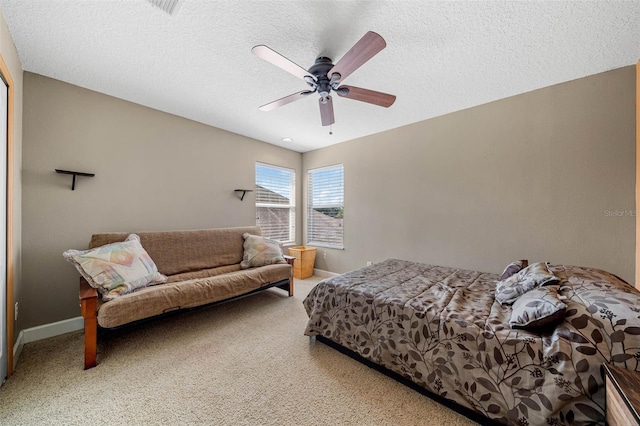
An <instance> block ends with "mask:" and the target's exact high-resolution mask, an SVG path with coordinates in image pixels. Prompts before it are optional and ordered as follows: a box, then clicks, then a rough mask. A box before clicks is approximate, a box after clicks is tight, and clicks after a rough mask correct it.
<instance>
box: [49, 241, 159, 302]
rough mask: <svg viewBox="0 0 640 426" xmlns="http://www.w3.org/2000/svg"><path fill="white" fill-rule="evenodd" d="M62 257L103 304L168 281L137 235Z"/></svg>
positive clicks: (66, 252) (75, 251)
mask: <svg viewBox="0 0 640 426" xmlns="http://www.w3.org/2000/svg"><path fill="white" fill-rule="evenodd" d="M62 255H63V256H64V258H65V259H66V260H67V261H68V262H70V263H71V264H73V266H75V267H76V269H77V270H78V272H79V273H80V275H82V276H83V277H84V279H86V280H87V282H88V283H89V285H90V286H91V287H93V288H95V289H96V290H98V292H100V294H102V299H103V300H112V299H115V298H116V297H118V296H122V295H123V294H127V293H131V292H132V291H134V290H136V289H139V288H142V287H146V286H148V285H150V284H162V283H164V282H166V281H167V277H165V276H164V275H162V274H161V273H159V272H158V268H157V267H156V264H155V263H153V260H151V257H149V254H148V253H147V252H146V250H145V249H144V248H143V247H142V244H140V238H139V237H138V236H137V235H136V234H131V235H129V236H128V237H127V239H126V240H124V241H123V242H120V243H112V244H106V245H104V246H101V247H96V248H93V249H90V250H82V251H81V250H67V251H65V252H64V253H63V254H62Z"/></svg>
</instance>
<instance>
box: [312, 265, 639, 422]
mask: <svg viewBox="0 0 640 426" xmlns="http://www.w3.org/2000/svg"><path fill="white" fill-rule="evenodd" d="M547 266H548V269H549V271H550V272H551V273H552V275H553V276H555V277H556V278H557V281H556V282H554V283H553V284H555V286H554V287H555V288H556V289H557V294H558V297H559V299H561V301H562V303H563V304H564V305H565V308H564V310H563V311H562V317H560V318H559V319H557V320H556V324H554V325H552V326H546V327H541V328H537V329H534V330H530V329H514V328H511V325H510V320H512V318H511V317H512V313H513V311H514V309H515V308H514V307H515V306H516V303H514V304H513V305H511V304H501V303H499V302H498V301H497V300H496V285H497V283H498V282H499V281H500V278H501V277H500V276H499V275H496V274H490V273H483V272H477V271H467V270H460V269H454V268H449V267H442V266H433V265H427V264H421V263H415V262H410V261H405V260H398V259H389V260H386V261H384V262H380V263H377V264H374V265H372V266H368V267H366V268H363V269H359V270H356V271H353V272H349V273H346V274H343V275H339V276H335V277H331V278H328V279H325V280H323V281H321V282H320V283H318V284H317V285H316V286H315V287H314V288H313V289H312V291H311V292H310V293H309V295H308V296H307V297H306V299H305V300H304V306H305V309H306V311H307V314H308V315H309V321H308V323H307V327H306V330H305V334H306V335H308V336H319V337H321V338H324V339H326V340H328V341H330V342H333V343H335V344H337V345H339V347H342V348H345V349H346V350H348V351H350V352H352V353H355V354H356V355H357V356H359V357H360V358H362V359H363V360H365V361H367V362H371V363H374V364H375V365H377V366H380V367H381V368H383V369H385V370H387V371H390V372H392V373H394V374H397V375H400V376H401V377H403V378H404V379H407V380H409V381H410V382H411V383H413V384H415V385H417V386H418V387H420V388H421V389H424V390H426V391H427V392H428V393H431V394H434V395H436V396H438V397H440V398H444V399H446V400H447V401H451V402H453V403H454V404H456V405H457V406H459V407H463V412H464V410H467V411H468V410H472V411H473V412H474V413H478V414H480V415H481V416H482V418H484V419H491V420H492V421H494V422H497V423H504V424H516V425H546V424H550V425H561V424H572V425H580V424H604V416H605V389H604V381H603V377H602V373H601V365H602V364H603V363H610V364H613V365H617V366H622V367H625V368H628V369H631V370H638V369H640V368H639V361H640V337H639V336H640V319H639V318H640V309H639V308H640V292H638V291H637V290H636V289H635V288H633V287H632V286H631V285H629V284H627V283H626V282H624V281H623V280H621V279H620V278H618V277H616V276H615V275H613V274H610V273H608V272H605V271H602V270H598V269H593V268H585V267H576V266H567V265H548V264H547ZM525 294H527V293H525Z"/></svg>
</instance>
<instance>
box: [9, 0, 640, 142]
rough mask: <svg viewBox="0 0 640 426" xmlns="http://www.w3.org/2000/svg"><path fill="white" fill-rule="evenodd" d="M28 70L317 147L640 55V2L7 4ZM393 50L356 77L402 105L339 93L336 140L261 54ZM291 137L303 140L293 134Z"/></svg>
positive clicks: (41, 0)
mask: <svg viewBox="0 0 640 426" xmlns="http://www.w3.org/2000/svg"><path fill="white" fill-rule="evenodd" d="M0 9H1V10H2V12H3V14H4V16H5V19H6V21H7V24H8V26H9V30H10V32H11V35H12V37H13V39H14V42H15V45H16V47H17V50H18V54H19V56H20V60H21V61H22V65H23V67H24V69H25V70H26V71H30V72H33V73H37V74H42V75H45V76H48V77H52V78H55V79H58V80H62V81H66V82H69V83H72V84H75V85H78V86H81V87H86V88H88V89H91V90H95V91H98V92H102V93H106V94H108V95H112V96H115V97H118V98H122V99H126V100H128V101H132V102H136V103H139V104H142V105H146V106H149V107H152V108H155V109H158V110H161V111H166V112H169V113H172V114H175V115H179V116H182V117H186V118H190V119H192V120H195V121H199V122H201V123H205V124H208V125H211V126H215V127H219V128H222V129H226V130H229V131H231V132H235V133H239V134H242V135H246V136H249V137H252V138H255V139H258V140H262V141H265V142H268V143H272V144H275V145H280V146H284V147H286V148H290V149H293V150H297V151H301V152H305V151H309V150H312V149H316V148H320V147H324V146H328V145H331V144H335V143H339V142H343V141H346V140H350V139H354V138H357V137H361V136H365V135H368V134H372V133H377V132H381V131H384V130H387V129H391V128H395V127H399V126H403V125H406V124H410V123H414V122H417V121H421V120H425V119H428V118H431V117H435V116H439V115H442V114H446V113H449V112H453V111H457V110H461V109H464V108H468V107H472V106H475V105H480V104H483V103H486V102H490V101H493V100H496V99H500V98H504V97H508V96H512V95H516V94H519V93H523V92H527V91H530V90H533V89H537V88H540V87H545V86H549V85H552V84H557V83H561V82H563V81H568V80H572V79H576V78H580V77H583V76H586V75H590V74H595V73H599V72H602V71H606V70H610V69H614V68H618V67H621V66H626V65H631V64H634V63H635V62H636V61H637V60H638V59H639V58H640V2H637V1H634V2H631V1H601V2H597V1H589V2H573V1H571V2H564V1H533V2H497V1H489V2H483V1H461V2H450V1H447V2H435V1H433V2H427V1H311V0H306V1H300V0H299V1H228V0H221V1H205V0H186V1H183V2H182V4H181V7H180V8H179V10H178V12H177V13H176V14H175V15H174V16H170V15H168V14H166V13H165V12H163V11H161V10H160V9H158V8H156V7H154V6H152V5H151V4H150V3H148V2H147V1H145V0H124V1H110V0H103V1H99V0H92V1H88V0H70V1H65V0H0ZM369 30H371V31H375V32H377V33H378V34H380V35H381V36H382V37H384V39H385V40H386V42H387V48H386V49H384V50H383V51H382V52H380V53H379V54H378V55H377V56H375V57H374V58H373V59H371V60H370V61H369V62H367V63H366V64H365V65H363V66H362V67H361V68H360V69H358V70H357V71H355V72H354V73H353V74H352V75H351V76H349V77H348V78H347V79H345V84H348V85H354V86H359V87H364V88H369V89H373V90H377V91H381V92H387V93H391V94H395V95H396V96H397V100H396V102H395V104H394V105H393V106H391V107H390V108H388V109H386V108H381V107H377V106H374V105H370V104H366V103H362V102H358V101H354V100H350V99H345V98H340V97H338V96H334V110H335V118H336V123H335V124H334V125H333V127H332V130H333V135H330V134H329V128H328V127H322V126H321V123H320V113H319V109H318V101H317V97H316V96H315V95H313V96H308V97H306V98H304V99H302V100H299V101H297V102H295V103H292V104H289V105H286V106H283V107H281V108H279V109H277V110H274V111H271V112H262V111H260V110H258V106H260V105H263V104H266V103H268V102H271V101H273V100H276V99H278V98H281V97H284V96H286V95H289V94H292V93H295V92H298V91H301V90H306V89H307V87H308V86H307V85H306V84H305V83H304V81H303V80H301V79H298V78H296V77H294V76H292V75H290V74H288V73H286V72H285V71H283V70H281V69H280V68H277V67H276V66H274V65H272V64H270V63H268V62H266V61H264V60H262V59H260V58H258V57H256V56H254V55H253V54H252V53H251V48H252V47H253V46H255V45H258V44H265V45H267V46H269V47H271V48H272V49H273V50H275V51H277V52H279V53H280V54H282V55H283V56H285V57H287V58H289V59H291V60H292V61H293V62H295V63H297V64H299V65H301V66H302V67H304V68H309V67H310V66H311V65H312V64H313V62H314V60H315V58H316V57H317V56H320V55H322V56H328V57H330V58H332V59H334V63H335V62H336V61H337V60H339V59H340V58H341V57H342V55H344V54H345V53H346V52H347V51H348V50H349V49H350V48H351V46H353V44H355V43H356V42H357V41H358V40H359V39H360V37H362V36H363V35H364V34H365V33H366V32H367V31H369ZM284 137H289V138H293V139H294V141H293V142H282V141H281V139H282V138H284Z"/></svg>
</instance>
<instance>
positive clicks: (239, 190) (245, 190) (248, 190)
mask: <svg viewBox="0 0 640 426" xmlns="http://www.w3.org/2000/svg"><path fill="white" fill-rule="evenodd" d="M234 191H235V192H242V196H241V197H240V201H242V200H244V196H245V194H246V193H247V192H253V189H234Z"/></svg>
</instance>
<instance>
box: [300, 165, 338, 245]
mask: <svg viewBox="0 0 640 426" xmlns="http://www.w3.org/2000/svg"><path fill="white" fill-rule="evenodd" d="M338 168H339V169H340V170H341V174H342V176H341V177H342V181H341V190H342V194H341V196H342V203H338V204H327V205H318V206H316V208H318V207H323V208H341V209H342V215H343V216H342V223H341V225H340V228H341V235H340V242H339V243H332V242H329V241H322V240H314V239H312V232H311V229H312V223H313V220H312V218H311V212H312V211H313V209H314V204H313V188H312V184H313V179H312V174H313V173H317V172H322V171H325V170H331V169H338ZM344 204H345V203H344V164H343V163H337V164H332V165H329V166H323V167H317V168H314V169H307V222H306V231H307V232H306V240H307V244H308V245H311V246H316V247H326V248H331V249H338V250H344Z"/></svg>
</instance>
